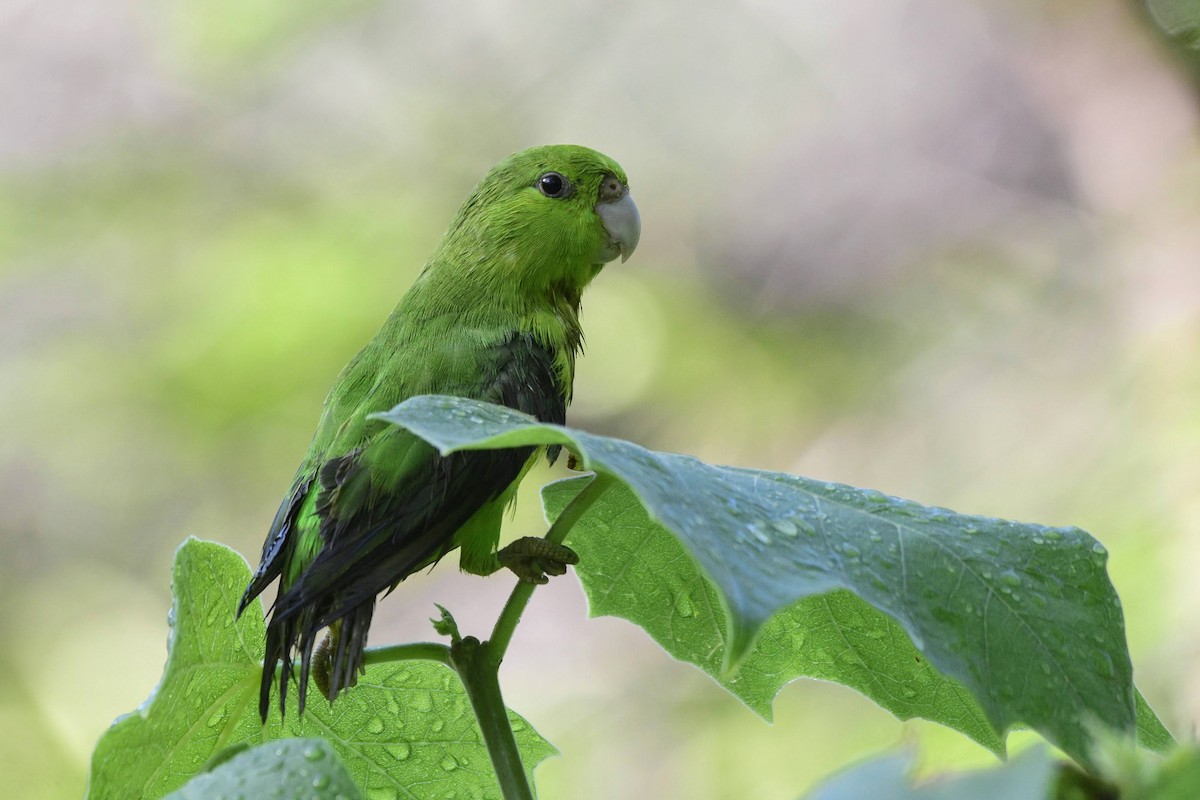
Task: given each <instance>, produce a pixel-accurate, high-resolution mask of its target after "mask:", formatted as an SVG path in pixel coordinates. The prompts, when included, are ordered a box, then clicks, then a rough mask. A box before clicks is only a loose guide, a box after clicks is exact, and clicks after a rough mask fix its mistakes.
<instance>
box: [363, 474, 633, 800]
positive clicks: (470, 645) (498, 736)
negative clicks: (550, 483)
mask: <svg viewBox="0 0 1200 800" xmlns="http://www.w3.org/2000/svg"><path fill="white" fill-rule="evenodd" d="M614 481H615V479H614V478H612V477H611V476H609V475H602V474H600V473H596V475H595V476H594V477H593V478H592V481H591V483H589V484H588V485H587V486H585V487H584V488H583V491H581V492H580V493H579V494H577V495H576V496H575V499H574V500H572V501H571V502H570V504H569V505H568V506H567V507H566V508H565V509H563V512H562V514H560V515H559V517H558V519H556V520H555V521H554V524H553V525H551V526H550V530H549V531H547V532H546V537H545V538H546V539H548V540H549V541H552V542H554V543H555V544H562V543H563V540H564V539H566V538H567V533H568V532H569V531H570V530H571V528H572V527H574V525H575V523H577V522H578V521H579V520H580V518H581V517H582V516H583V515H584V513H585V512H586V511H587V510H588V509H589V508H590V507H591V505H592V503H594V502H596V499H597V498H599V497H600V495H601V494H603V493H604V490H605V489H607V488H608V487H609V486H611V485H612V484H613V482H614ZM536 588H537V584H533V583H524V582H521V583H518V584H517V587H516V588H515V589H513V592H512V594H511V595H509V597H508V602H507V603H505V604H504V610H503V611H501V612H500V617H499V618H498V619H497V620H496V625H495V627H494V628H493V629H492V638H491V639H489V640H488V641H486V642H480V641H479V640H478V639H476V638H475V637H474V636H466V637H463V638H459V636H458V630H457V628H456V627H452V633H451V643H450V646H449V647H447V646H446V645H444V644H437V643H434V642H415V643H412V644H398V645H391V646H388V647H373V648H369V649H367V650H366V651H365V653H364V654H363V662H364V663H365V664H380V663H386V662H390V661H403V660H408V659H426V660H429V661H437V662H440V663H442V664H445V665H446V666H448V667H450V668H451V669H453V670H454V671H455V672H457V673H458V677H459V679H460V680H461V681H462V684H463V688H464V689H465V690H466V692H467V697H468V698H469V699H470V701H471V708H472V710H474V712H475V719H476V720H477V721H478V722H479V730H480V732H482V734H483V741H484V743H485V744H486V745H487V750H488V756H489V757H490V758H491V760H492V768H493V769H494V770H495V771H496V779H497V781H498V782H499V783H500V790H501V792H503V794H504V800H533V791H532V790H531V789H530V787H529V780H528V778H527V777H526V775H525V766H524V764H522V763H521V752H520V751H519V750H518V749H517V739H516V737H515V736H514V735H513V730H512V725H511V724H510V723H509V721H508V709H507V708H506V707H505V705H504V698H503V697H502V696H501V694H500V678H499V669H500V662H501V661H503V660H504V653H505V651H506V650H507V649H508V644H509V642H510V641H511V640H512V636H513V632H514V631H515V630H516V627H517V623H518V622H520V621H521V615H522V614H523V613H524V612H525V607H526V606H527V605H528V604H529V600H530V598H531V597H533V590H534V589H536ZM442 613H443V622H446V621H447V620H448V622H449V625H451V626H453V624H454V621H453V618H452V617H450V616H449V612H447V611H446V610H445V609H442ZM439 630H442V629H440V628H439ZM443 632H445V631H443Z"/></svg>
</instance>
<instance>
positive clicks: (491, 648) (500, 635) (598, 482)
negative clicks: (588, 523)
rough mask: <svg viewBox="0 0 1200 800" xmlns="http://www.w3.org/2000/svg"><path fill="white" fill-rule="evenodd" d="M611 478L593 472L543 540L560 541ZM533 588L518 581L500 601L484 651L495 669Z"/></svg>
mask: <svg viewBox="0 0 1200 800" xmlns="http://www.w3.org/2000/svg"><path fill="white" fill-rule="evenodd" d="M615 480H616V479H615V478H613V477H612V476H611V475H605V474H603V473H600V472H597V473H596V476H595V477H594V478H592V482H591V483H589V484H588V485H587V486H585V487H584V489H583V491H582V492H580V493H579V494H577V495H575V499H574V500H572V501H571V502H570V504H568V505H567V507H566V508H564V509H563V512H562V513H561V514H559V515H558V519H556V520H555V521H554V524H553V525H551V526H550V530H549V531H547V532H546V539H548V540H549V541H551V542H554V543H555V544H562V543H563V540H564V539H566V538H567V533H568V532H569V531H570V530H571V528H573V527H574V526H575V523H577V522H579V520H580V518H581V517H582V516H583V515H584V514H585V513H586V512H587V510H588V509H589V508H591V506H592V503H594V502H596V500H597V498H599V497H600V495H602V494H604V490H605V489H607V488H608V487H609V486H611V485H612V484H613V482H614V481H615ZM536 588H537V584H533V583H524V582H522V583H518V584H517V588H515V589H513V591H512V594H511V595H509V596H508V602H507V603H505V604H504V610H503V611H501V612H500V617H499V618H498V619H497V620H496V627H494V628H493V629H492V636H491V638H490V639H488V648H487V654H488V656H489V657H491V658H492V659H493V660H494V666H495V667H496V668H499V666H500V662H501V661H503V660H504V653H505V651H506V650H508V643H509V642H510V641H511V640H512V635H513V632H514V631H515V630H516V628H517V623H518V622H520V621H521V615H522V614H524V613H525V606H527V605H529V600H530V598H532V597H533V590H534V589H536Z"/></svg>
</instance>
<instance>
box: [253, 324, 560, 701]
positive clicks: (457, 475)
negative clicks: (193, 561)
mask: <svg viewBox="0 0 1200 800" xmlns="http://www.w3.org/2000/svg"><path fill="white" fill-rule="evenodd" d="M481 363H483V364H485V365H489V366H488V367H487V368H485V369H483V370H481V372H480V374H479V380H478V385H477V386H476V387H473V390H469V391H468V392H463V394H467V395H468V396H472V397H474V398H476V399H481V400H486V401H489V402H493V403H498V404H501V405H505V406H508V407H509V408H513V409H516V410H517V411H521V412H524V413H526V414H529V415H531V416H533V417H536V418H537V419H540V420H542V421H544V422H552V423H559V424H561V423H562V422H564V421H565V419H566V399H565V395H564V392H563V391H562V389H561V387H560V385H559V381H558V379H557V373H556V370H555V361H554V353H553V352H552V351H550V350H549V349H548V348H546V347H543V346H542V345H541V344H539V343H538V342H537V341H536V340H535V339H534V337H533V336H532V335H529V334H526V333H519V332H514V333H512V334H511V335H510V336H508V337H507V338H506V339H505V340H504V341H502V343H501V344H499V345H496V346H494V347H493V348H490V349H489V352H488V353H486V354H485V357H484V359H483V361H482V362H481ZM375 410H386V409H372V411H375ZM368 425H369V427H368V429H367V430H368V431H369V432H368V434H367V437H366V440H365V441H364V442H362V443H361V444H360V445H359V446H358V447H356V448H354V449H353V450H351V451H350V452H348V453H345V454H342V455H339V456H336V457H333V458H329V459H327V460H325V461H323V462H322V463H321V464H320V465H319V466H317V467H316V468H315V469H313V468H310V469H309V470H308V471H306V472H305V471H302V474H301V475H300V476H299V477H298V478H297V480H296V483H295V486H294V488H293V491H292V492H291V493H290V494H289V496H288V497H287V499H285V501H284V503H283V505H282V506H281V507H280V509H279V511H278V513H277V514H276V516H275V521H274V523H273V525H272V530H271V533H270V534H269V535H268V537H267V545H266V547H264V551H263V560H262V563H261V565H260V566H259V568H258V570H257V571H256V573H255V575H254V578H253V580H252V581H251V583H250V586H249V587H248V588H247V590H246V594H245V596H244V597H243V599H242V603H241V607H242V608H245V606H246V605H247V604H248V603H249V602H250V601H251V600H252V599H253V598H254V597H255V596H257V595H258V594H259V593H260V592H261V591H262V590H263V589H264V588H265V587H266V586H267V585H268V584H270V582H271V581H272V580H274V578H276V577H278V576H280V575H281V574H282V575H283V576H284V581H283V583H282V584H281V587H280V592H279V596H278V597H277V598H276V601H275V604H274V606H273V608H272V611H271V618H270V621H269V623H268V629H267V647H266V655H265V659H264V665H265V666H264V672H263V687H262V694H261V697H260V701H261V703H260V705H261V710H262V713H263V715H264V716H265V714H266V708H267V706H268V704H269V699H270V688H271V682H272V678H273V675H274V670H273V669H270V666H271V665H274V664H275V663H277V662H278V661H280V660H282V661H283V664H284V670H283V674H282V677H281V680H280V694H281V697H280V702H281V705H282V703H283V695H285V694H286V686H287V680H288V676H289V674H290V672H291V662H292V657H293V653H294V651H295V650H296V649H297V648H298V649H299V650H300V652H301V655H302V659H303V667H302V671H301V689H300V703H301V711H303V701H304V695H305V690H306V685H307V678H308V664H309V659H310V656H311V652H312V648H313V645H314V643H315V640H316V635H317V633H318V632H319V631H320V630H321V629H322V628H324V627H327V626H329V625H332V624H334V623H337V622H338V621H339V620H344V621H345V622H346V625H345V626H344V627H345V629H344V630H342V631H341V637H340V640H339V642H338V653H337V654H336V656H335V658H334V681H333V685H332V686H331V692H336V690H337V689H340V688H342V686H344V685H350V684H351V683H352V682H353V680H354V676H355V675H356V673H357V672H358V668H359V666H360V664H361V657H362V650H363V648H364V647H365V645H366V633H367V628H368V626H369V623H370V616H371V612H372V611H373V608H374V603H375V598H376V596H377V595H378V594H379V593H381V592H383V591H385V590H389V589H391V588H393V587H394V586H395V585H396V584H397V583H399V582H400V581H402V580H403V579H404V578H406V577H407V576H408V575H410V574H412V573H413V572H414V571H416V570H418V569H420V568H422V567H423V566H425V565H427V564H430V563H433V562H434V561H436V560H437V559H439V558H441V557H442V556H443V555H445V554H446V553H447V552H448V551H449V550H451V549H453V547H454V546H455V544H456V542H455V533H456V532H457V531H458V530H459V528H461V527H462V526H463V525H464V523H466V522H467V521H468V520H469V519H470V518H471V517H472V516H473V515H474V514H475V513H476V512H477V511H479V510H480V509H481V508H483V507H484V506H486V505H487V504H489V503H492V502H495V501H497V500H498V499H500V498H501V497H502V496H504V495H505V494H506V492H507V490H508V488H509V487H510V486H511V485H512V484H513V482H514V481H516V480H517V479H518V478H519V477H520V476H521V474H522V472H523V471H524V469H525V464H526V462H527V461H528V460H529V459H530V457H531V456H532V455H533V453H534V450H535V448H532V447H523V448H511V449H506V450H481V451H465V452H459V453H452V454H449V455H447V456H442V455H440V454H439V453H438V452H437V450H436V449H435V448H433V447H432V446H431V445H429V444H428V443H427V442H425V441H424V440H422V439H420V438H419V437H417V436H415V435H414V434H412V433H411V432H409V431H407V430H405V429H404V428H400V427H397V426H394V425H389V424H387V423H384V422H370V423H368ZM314 528H315V529H316V530H318V531H319V537H313V536H311V535H307V534H309V532H310V531H312V530H313V529H314ZM305 545H307V546H308V547H309V548H311V549H313V550H314V552H313V553H312V554H310V555H309V558H305V557H304V554H302V553H299V552H298V550H299V549H301V548H303V547H305ZM297 556H299V558H297ZM310 559H311V561H310V563H307V565H304V562H306V561H309V560H310ZM289 563H290V566H289ZM298 565H299V566H303V568H302V569H299V570H297V569H296V566H298ZM293 573H294V574H293Z"/></svg>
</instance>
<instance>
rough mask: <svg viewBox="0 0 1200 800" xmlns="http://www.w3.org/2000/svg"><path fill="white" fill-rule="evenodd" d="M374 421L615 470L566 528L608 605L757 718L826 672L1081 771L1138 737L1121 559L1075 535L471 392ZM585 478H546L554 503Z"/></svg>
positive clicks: (444, 443)
mask: <svg viewBox="0 0 1200 800" xmlns="http://www.w3.org/2000/svg"><path fill="white" fill-rule="evenodd" d="M377 417H378V418H380V419H384V420H387V421H389V422H391V423H393V424H397V425H402V426H404V427H406V428H409V429H410V430H412V431H413V432H415V433H416V434H417V435H419V436H421V437H422V438H424V439H426V440H428V441H429V442H430V443H431V444H433V445H434V446H436V447H438V448H439V449H440V450H441V451H442V452H443V453H448V452H452V451H455V450H464V449H494V448H499V447H513V446H519V445H530V444H564V445H567V446H568V447H570V448H572V449H573V450H575V451H576V452H577V453H578V454H579V456H580V458H581V459H582V461H583V463H584V465H585V466H586V467H587V468H589V469H594V470H597V471H602V472H605V473H607V474H611V475H613V476H615V477H616V478H618V479H619V480H620V481H621V482H623V483H624V484H625V485H626V487H627V488H626V489H624V490H623V491H618V490H610V492H609V495H608V496H607V497H605V498H602V500H601V501H600V502H598V503H597V504H596V505H595V506H594V507H593V508H592V509H591V510H590V511H589V513H588V514H587V515H585V517H584V518H583V519H582V520H581V522H580V524H579V525H578V526H577V530H576V531H575V532H574V534H573V536H572V538H571V541H572V542H573V546H575V547H576V548H577V549H579V550H580V555H581V557H582V558H583V560H584V562H585V563H586V566H583V565H581V569H580V575H581V578H582V579H583V580H584V581H585V588H586V589H587V591H588V593H589V595H590V596H592V598H593V602H596V601H597V599H599V601H600V603H601V605H600V608H602V609H607V610H606V611H598V613H616V614H620V615H621V616H628V617H629V618H630V619H633V620H634V621H635V622H637V623H638V624H641V625H644V626H645V627H647V629H648V630H650V632H651V633H652V635H655V636H656V638H658V640H659V641H660V642H661V643H663V644H664V646H666V647H667V648H668V650H669V651H670V652H671V653H672V654H673V655H676V656H677V657H679V658H681V659H684V660H688V661H691V662H692V663H697V664H699V665H700V666H701V667H702V668H705V669H706V670H707V671H709V672H710V673H713V674H719V675H720V676H722V677H721V678H720V679H721V680H722V681H723V683H725V684H726V685H727V686H729V687H730V688H731V689H733V691H734V692H735V694H738V696H740V697H743V699H746V701H747V702H748V703H749V704H750V705H751V707H753V708H757V709H759V710H760V712H762V711H763V710H764V709H765V708H766V707H767V706H768V705H769V703H770V701H771V698H772V697H773V696H774V694H775V693H776V692H777V691H778V688H779V687H780V686H782V685H783V684H784V683H787V682H788V681H790V680H792V679H793V678H794V677H796V676H797V675H808V674H812V675H819V676H820V677H823V678H826V679H829V680H836V681H838V682H840V683H845V684H847V685H850V686H854V687H855V688H857V689H858V690H859V691H862V692H864V693H865V694H867V696H869V697H871V698H872V699H874V700H875V701H876V702H879V703H880V704H881V705H883V706H884V707H886V708H889V709H890V710H893V711H894V712H896V713H898V714H900V715H902V716H903V715H908V716H921V717H924V718H927V719H931V720H934V721H937V722H941V723H943V724H947V725H950V726H952V727H955V728H957V729H959V730H961V731H963V732H964V733H967V734H968V735H970V736H972V737H973V738H975V739H977V740H978V741H980V742H981V743H982V744H984V745H985V746H988V747H991V748H992V749H994V750H1000V749H1001V748H1002V746H1003V745H1002V741H1003V738H1004V734H1005V733H1006V732H1007V731H1008V730H1009V729H1010V728H1011V727H1013V726H1014V725H1027V726H1029V727H1031V728H1033V729H1035V730H1037V731H1039V732H1040V733H1041V734H1042V735H1044V736H1045V737H1046V738H1047V739H1049V740H1050V741H1051V742H1053V743H1054V744H1056V745H1058V746H1059V747H1061V748H1062V749H1063V750H1064V751H1065V752H1067V753H1068V754H1069V755H1071V756H1072V757H1073V758H1075V759H1077V760H1079V761H1080V762H1081V763H1087V762H1088V751H1089V749H1090V737H1089V734H1088V727H1089V726H1090V725H1092V724H1095V723H1099V724H1100V725H1101V726H1103V727H1106V728H1109V729H1113V730H1118V731H1124V732H1126V733H1127V734H1129V735H1132V732H1133V730H1134V725H1135V710H1134V708H1135V706H1134V689H1133V681H1132V667H1131V664H1130V660H1129V653H1128V649H1127V646H1126V643H1125V628H1124V619H1123V615H1122V611H1121V604H1120V600H1119V599H1118V598H1117V594H1116V591H1115V590H1114V589H1113V587H1112V584H1111V582H1110V581H1109V579H1108V575H1107V573H1106V562H1107V552H1106V551H1105V549H1104V547H1103V546H1102V545H1100V544H1099V543H1098V542H1097V541H1096V540H1095V539H1093V538H1092V537H1091V536H1090V535H1088V534H1087V533H1085V532H1084V531H1082V530H1079V529H1078V528H1047V527H1044V526H1040V525H1031V524H1021V523H1015V522H1008V521H1005V520H998V519H991V518H984V517H974V516H967V515H963V514H956V513H954V512H952V511H948V510H946V509H939V508H927V507H925V506H921V505H918V504H916V503H912V502H909V501H905V500H900V499H897V498H893V497H888V496H886V495H883V494H880V493H878V492H873V491H868V490H863V489H856V488H853V487H850V486H843V485H839V484H832V483H823V482H818V481H813V480H809V479H806V478H801V477H797V476H793V475H785V474H781V473H773V472H765V471H760V470H749V469H735V468H731V467H717V466H711V465H708V464H705V463H703V462H701V461H698V460H697V459H695V458H691V457H688V456H682V455H675V454H669V453H657V452H653V451H650V450H646V449H645V448H642V447H639V446H638V445H635V444H632V443H629V442H624V441H621V440H618V439H612V438H608V437H603V436H595V435H592V434H588V433H586V432H583V431H577V430H572V429H569V428H565V427H561V426H554V425H544V424H539V423H537V422H536V421H533V420H531V419H530V418H529V417H526V416H524V415H521V414H518V413H516V412H514V411H511V410H509V409H505V408H502V407H499V406H491V405H488V404H484V403H477V402H473V401H468V400H463V399H461V398H451V397H435V396H426V397H418V398H413V399H411V400H408V401H406V402H404V403H402V404H401V405H399V406H397V407H396V408H394V409H392V411H390V412H388V413H386V414H382V415H377ZM587 480H589V479H588V478H581V479H576V480H573V481H568V482H565V483H563V484H559V485H556V486H554V487H551V488H549V489H547V495H546V496H547V502H548V505H549V508H550V510H551V512H553V511H554V510H555V509H558V508H561V507H562V506H563V504H565V502H566V501H567V500H568V499H569V497H570V496H572V495H573V494H574V493H575V492H578V491H579V489H580V488H581V487H582V485H583V484H584V482H585V481H587ZM668 532H669V534H668ZM676 541H677V542H678V543H679V544H681V545H682V548H683V552H686V554H687V555H689V556H690V558H680V557H679V555H680V553H681V551H680V549H679V547H678V545H677V544H676ZM589 547H595V548H596V552H595V553H589V552H585V550H586V549H587V548H589ZM628 570H635V571H636V573H635V574H630V573H628V572H627V571H628ZM664 632H666V633H664ZM918 659H920V660H918ZM718 661H719V662H720V663H721V665H722V668H721V669H716V668H714V665H715V664H716V663H718ZM739 665H740V666H742V667H743V668H742V670H740V671H739V672H738V673H737V675H736V677H734V669H735V668H736V667H738V666H739ZM737 682H742V683H741V686H739V688H737V689H734V688H733V687H734V686H735V685H737ZM1147 710H1148V709H1147Z"/></svg>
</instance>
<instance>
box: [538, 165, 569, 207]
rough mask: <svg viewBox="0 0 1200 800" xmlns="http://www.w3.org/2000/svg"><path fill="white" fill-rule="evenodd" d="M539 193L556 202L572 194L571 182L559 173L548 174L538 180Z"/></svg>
mask: <svg viewBox="0 0 1200 800" xmlns="http://www.w3.org/2000/svg"><path fill="white" fill-rule="evenodd" d="M537 187H538V191H540V192H541V193H542V194H544V195H546V197H552V198H554V199H555V200H559V199H562V198H564V197H567V196H568V195H570V194H571V182H570V181H568V180H567V179H566V178H564V177H563V176H562V175H559V174H558V173H557V172H547V173H546V174H545V175H543V176H542V177H540V178H538V180H537Z"/></svg>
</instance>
